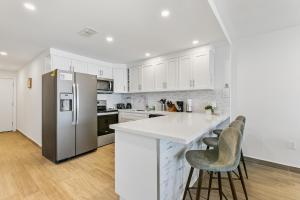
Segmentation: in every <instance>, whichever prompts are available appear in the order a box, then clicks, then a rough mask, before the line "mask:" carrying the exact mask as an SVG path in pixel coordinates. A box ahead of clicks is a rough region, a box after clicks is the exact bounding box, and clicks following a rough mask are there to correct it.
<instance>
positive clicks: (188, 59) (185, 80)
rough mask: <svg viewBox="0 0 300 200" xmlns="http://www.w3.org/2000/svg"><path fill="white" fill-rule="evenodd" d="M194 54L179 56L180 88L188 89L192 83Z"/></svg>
mask: <svg viewBox="0 0 300 200" xmlns="http://www.w3.org/2000/svg"><path fill="white" fill-rule="evenodd" d="M191 75H192V56H183V57H180V58H179V88H180V89H182V90H188V89H191V88H192V87H193V85H192V77H191Z"/></svg>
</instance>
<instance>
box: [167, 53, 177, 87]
mask: <svg viewBox="0 0 300 200" xmlns="http://www.w3.org/2000/svg"><path fill="white" fill-rule="evenodd" d="M166 67H167V76H166V77H167V81H166V82H167V89H168V90H176V89H178V82H179V81H178V79H179V77H178V75H179V63H178V58H172V59H168V60H167V61H166Z"/></svg>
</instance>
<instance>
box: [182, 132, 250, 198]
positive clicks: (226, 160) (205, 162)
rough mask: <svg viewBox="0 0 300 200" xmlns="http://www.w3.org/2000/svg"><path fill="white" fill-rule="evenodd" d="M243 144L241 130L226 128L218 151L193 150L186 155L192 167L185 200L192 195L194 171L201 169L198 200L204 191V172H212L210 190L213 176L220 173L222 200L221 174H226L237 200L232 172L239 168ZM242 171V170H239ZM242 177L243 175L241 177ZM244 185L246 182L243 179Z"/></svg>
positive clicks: (220, 184)
mask: <svg viewBox="0 0 300 200" xmlns="http://www.w3.org/2000/svg"><path fill="white" fill-rule="evenodd" d="M241 143H242V135H241V132H240V130H238V129H236V128H232V127H230V128H226V129H225V130H224V131H223V132H222V134H221V135H220V140H219V145H218V148H216V149H210V150H191V151H188V152H187V153H186V160H187V162H188V163H189V164H190V165H191V169H190V173H189V176H188V180H187V183H186V186H185V190H184V194H183V200H185V198H186V195H187V193H189V194H190V191H189V190H190V189H195V188H193V187H192V188H190V183H191V178H192V175H193V172H194V169H199V178H198V186H197V194H196V200H199V199H200V194H201V189H202V179H203V171H204V170H205V171H208V172H210V188H211V181H212V174H213V173H214V172H216V173H218V185H219V187H218V190H219V195H220V199H222V197H223V192H222V183H221V173H223V172H226V173H227V175H228V180H229V183H230V188H231V192H232V196H233V199H234V200H237V195H236V191H235V187H234V183H233V180H232V176H231V172H232V171H234V170H235V169H236V168H239V163H240V156H241ZM239 171H240V170H239ZM241 177H242V175H241ZM241 182H242V184H243V185H245V184H244V180H243V178H241ZM209 195H210V189H209V193H208V199H209ZM190 196H191V194H190Z"/></svg>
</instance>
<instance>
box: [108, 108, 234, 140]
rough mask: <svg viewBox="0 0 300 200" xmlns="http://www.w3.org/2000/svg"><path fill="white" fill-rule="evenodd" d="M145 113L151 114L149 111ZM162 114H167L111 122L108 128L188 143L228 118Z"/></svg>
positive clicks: (157, 112) (197, 114)
mask: <svg viewBox="0 0 300 200" xmlns="http://www.w3.org/2000/svg"><path fill="white" fill-rule="evenodd" d="M144 112H147V111H144ZM153 112H154V113H153V114H163V113H159V111H153ZM160 112H161V111H160ZM147 113H151V114H152V112H151V111H150V112H147ZM164 114H167V115H165V116H162V117H156V118H150V119H141V120H137V121H131V122H125V123H119V124H113V125H110V128H112V129H115V130H117V131H124V132H126V133H132V134H138V135H142V136H146V137H152V138H157V139H166V140H170V141H173V142H177V143H181V144H189V143H190V142H192V141H193V140H195V139H197V138H199V137H201V136H202V135H203V134H205V133H207V132H208V131H210V130H211V129H214V128H215V127H216V126H217V125H219V124H221V123H222V122H224V121H225V120H227V119H228V118H229V116H228V115H206V114H203V113H185V112H184V113H172V112H164Z"/></svg>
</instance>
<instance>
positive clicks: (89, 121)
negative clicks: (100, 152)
mask: <svg viewBox="0 0 300 200" xmlns="http://www.w3.org/2000/svg"><path fill="white" fill-rule="evenodd" d="M75 81H76V93H77V97H76V98H77V101H76V103H77V106H76V109H77V114H76V115H77V119H76V155H79V154H82V153H85V152H88V151H91V150H94V149H96V148H97V77H96V76H93V75H88V74H81V73H75Z"/></svg>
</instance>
